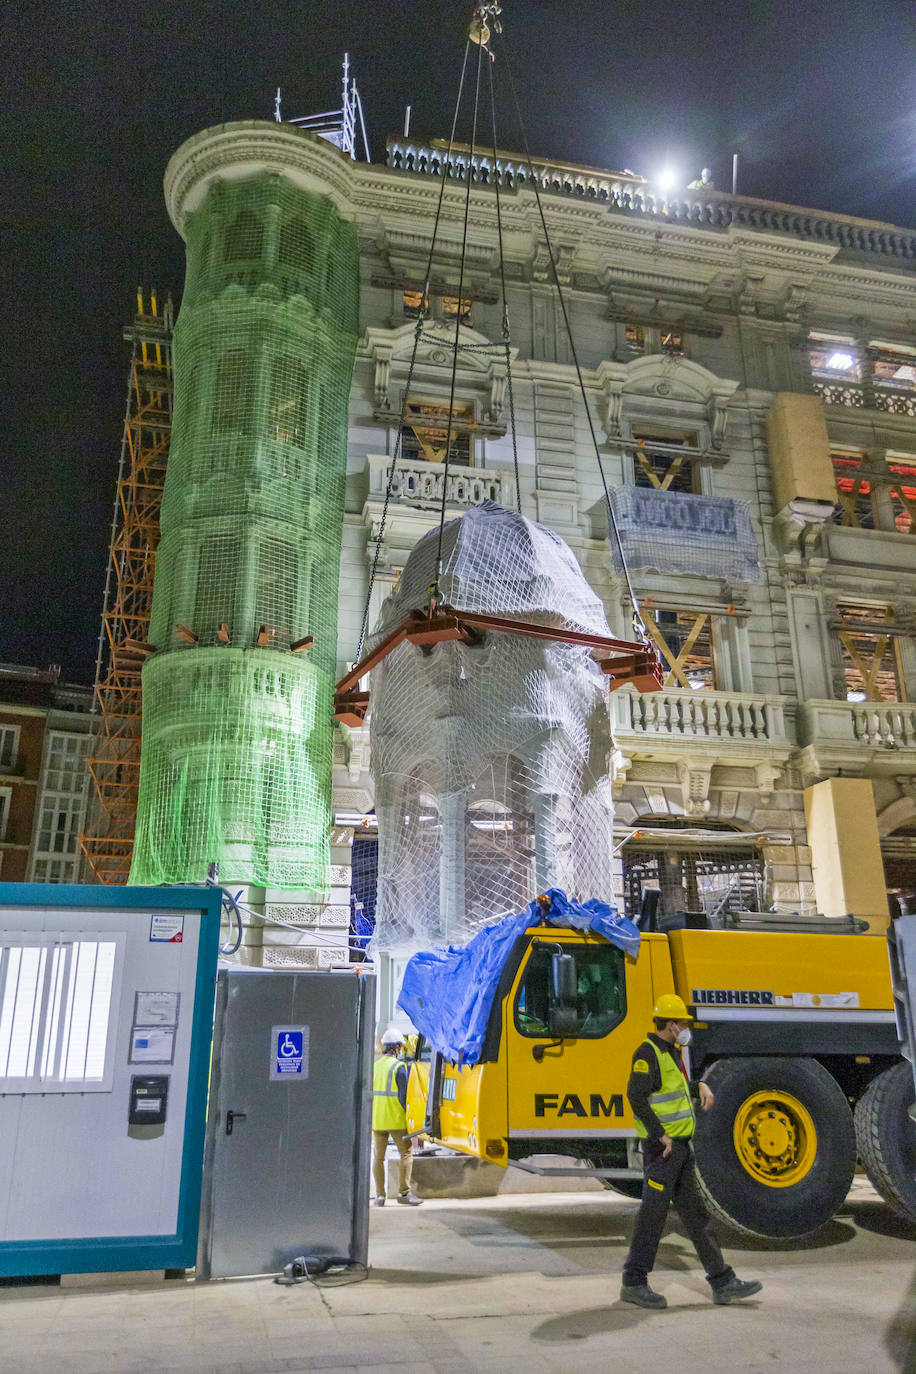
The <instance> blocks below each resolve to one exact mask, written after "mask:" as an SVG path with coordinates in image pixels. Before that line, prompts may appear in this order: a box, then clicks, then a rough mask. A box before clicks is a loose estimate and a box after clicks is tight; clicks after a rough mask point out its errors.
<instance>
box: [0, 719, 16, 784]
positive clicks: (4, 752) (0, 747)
mask: <svg viewBox="0 0 916 1374" xmlns="http://www.w3.org/2000/svg"><path fill="white" fill-rule="evenodd" d="M18 753H19V726H18V725H0V773H2V772H4V771H7V772H8V771H9V770H10V769H13V768H15V767H16V758H17V755H18Z"/></svg>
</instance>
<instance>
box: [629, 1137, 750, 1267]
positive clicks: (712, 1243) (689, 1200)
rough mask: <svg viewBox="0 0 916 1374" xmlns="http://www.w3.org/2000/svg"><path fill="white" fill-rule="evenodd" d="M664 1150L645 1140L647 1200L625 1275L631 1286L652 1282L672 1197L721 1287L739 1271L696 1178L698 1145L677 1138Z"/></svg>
mask: <svg viewBox="0 0 916 1374" xmlns="http://www.w3.org/2000/svg"><path fill="white" fill-rule="evenodd" d="M662 1150H663V1147H662V1145H661V1144H660V1143H659V1142H657V1141H651V1140H647V1141H646V1143H645V1154H644V1156H643V1174H644V1178H643V1186H642V1202H641V1203H640V1206H639V1212H638V1213H637V1216H636V1226H635V1228H634V1231H633V1239H632V1241H631V1243H630V1253H629V1254H628V1255H627V1258H626V1263H625V1264H624V1266H623V1281H624V1283H625V1284H627V1285H628V1286H629V1285H636V1284H642V1283H646V1282H647V1280H648V1277H649V1275H650V1274H651V1272H652V1270H653V1268H654V1267H655V1256H656V1253H657V1251H658V1246H659V1241H660V1240H661V1238H662V1232H663V1231H664V1229H665V1221H666V1219H667V1216H668V1209H669V1207H670V1206H671V1204H672V1203H673V1204H674V1206H675V1208H676V1209H677V1212H678V1215H679V1216H680V1218H681V1221H682V1222H683V1223H684V1229H685V1230H686V1232H687V1234H688V1236H689V1237H690V1239H691V1241H692V1242H693V1245H694V1249H695V1250H696V1252H697V1254H698V1255H699V1257H700V1263H701V1264H702V1265H703V1268H704V1269H705V1270H706V1277H707V1279H708V1280H709V1282H710V1283H711V1284H712V1286H713V1288H721V1287H722V1285H723V1284H726V1283H728V1281H729V1279H731V1278H734V1276H735V1271H734V1269H732V1268H731V1266H730V1265H728V1264H726V1263H725V1260H724V1258H723V1256H722V1251H721V1249H720V1247H719V1242H718V1241H717V1240H716V1238H715V1236H714V1235H713V1233H712V1222H711V1220H710V1216H709V1213H708V1212H707V1210H706V1204H705V1203H704V1201H703V1197H702V1194H701V1193H700V1186H699V1184H698V1183H697V1176H696V1170H695V1168H694V1164H693V1148H692V1146H691V1144H690V1142H689V1140H675V1141H673V1142H672V1145H671V1153H670V1154H669V1155H668V1157H667V1158H665V1156H664V1154H663V1153H662Z"/></svg>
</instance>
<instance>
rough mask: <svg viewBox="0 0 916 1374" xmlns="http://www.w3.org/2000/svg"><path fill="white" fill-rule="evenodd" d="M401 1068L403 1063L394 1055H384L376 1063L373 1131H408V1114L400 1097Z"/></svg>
mask: <svg viewBox="0 0 916 1374" xmlns="http://www.w3.org/2000/svg"><path fill="white" fill-rule="evenodd" d="M401 1067H402V1061H401V1060H400V1059H398V1058H397V1056H396V1055H392V1054H383V1055H382V1057H381V1059H376V1061H375V1068H374V1070H373V1072H372V1129H373V1131H404V1130H406V1129H407V1113H406V1111H405V1110H404V1108H403V1107H402V1106H401V1100H400V1098H399V1097H398V1084H397V1072H398V1069H399V1068H401Z"/></svg>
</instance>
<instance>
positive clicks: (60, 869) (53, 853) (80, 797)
mask: <svg viewBox="0 0 916 1374" xmlns="http://www.w3.org/2000/svg"><path fill="white" fill-rule="evenodd" d="M89 744H90V739H89V736H88V735H76V734H70V733H69V732H67V731H63V730H52V731H50V733H49V735H48V742H47V749H46V754H45V765H44V773H43V774H42V780H41V794H40V798H39V803H38V827H37V830H36V832H35V848H34V851H33V855H32V863H31V871H30V874H29V878H30V881H32V882H36V883H69V882H75V881H76V880H77V878H78V876H79V836H80V830H81V829H82V823H83V812H84V808H85V797H86V769H87V761H88V758H89Z"/></svg>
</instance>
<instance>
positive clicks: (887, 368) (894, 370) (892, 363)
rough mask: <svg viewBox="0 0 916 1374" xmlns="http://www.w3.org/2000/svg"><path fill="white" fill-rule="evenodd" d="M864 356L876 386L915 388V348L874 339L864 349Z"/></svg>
mask: <svg viewBox="0 0 916 1374" xmlns="http://www.w3.org/2000/svg"><path fill="white" fill-rule="evenodd" d="M865 356H866V357H867V358H868V359H869V361H870V362H871V365H872V376H873V377H874V379H875V384H876V385H877V386H887V387H893V388H895V390H898V391H914V390H916V348H910V347H909V346H908V345H906V344H890V343H881V342H880V341H878V340H874V341H873V342H872V343H870V344H869V345H868V348H867V349H866V350H865Z"/></svg>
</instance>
